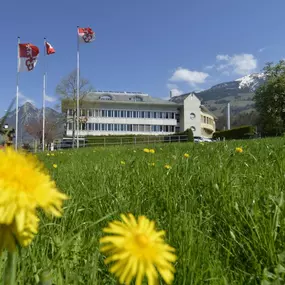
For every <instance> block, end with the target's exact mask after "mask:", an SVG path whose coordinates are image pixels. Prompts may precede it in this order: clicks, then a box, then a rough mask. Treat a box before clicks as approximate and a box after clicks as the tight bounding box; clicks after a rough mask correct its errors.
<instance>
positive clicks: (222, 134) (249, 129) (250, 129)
mask: <svg viewBox="0 0 285 285" xmlns="http://www.w3.org/2000/svg"><path fill="white" fill-rule="evenodd" d="M255 134H256V128H255V127H254V126H242V127H237V128H233V129H230V130H226V131H218V132H215V133H214V135H213V138H215V139H217V138H221V139H222V138H225V139H227V140H230V139H248V138H250V137H251V136H254V135H255Z"/></svg>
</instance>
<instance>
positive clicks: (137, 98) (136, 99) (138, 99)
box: [130, 96, 143, 102]
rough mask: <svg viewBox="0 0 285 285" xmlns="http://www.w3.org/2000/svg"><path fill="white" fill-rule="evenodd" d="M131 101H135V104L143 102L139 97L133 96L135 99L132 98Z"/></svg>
mask: <svg viewBox="0 0 285 285" xmlns="http://www.w3.org/2000/svg"><path fill="white" fill-rule="evenodd" d="M130 99H131V100H132V101H135V102H142V101H143V99H142V98H141V97H139V96H135V97H132V98H130Z"/></svg>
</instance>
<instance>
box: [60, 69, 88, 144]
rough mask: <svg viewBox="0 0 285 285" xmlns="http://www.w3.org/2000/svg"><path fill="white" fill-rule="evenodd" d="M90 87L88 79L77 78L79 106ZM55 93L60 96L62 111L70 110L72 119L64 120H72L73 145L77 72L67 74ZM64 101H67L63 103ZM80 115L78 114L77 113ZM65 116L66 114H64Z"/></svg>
mask: <svg viewBox="0 0 285 285" xmlns="http://www.w3.org/2000/svg"><path fill="white" fill-rule="evenodd" d="M91 90H92V88H91V86H90V84H89V81H88V80H87V79H84V78H80V80H79V108H80V107H81V106H82V102H83V100H84V97H85V96H86V95H87V94H88V93H89V92H91ZM56 94H57V95H59V96H60V99H61V109H62V111H63V112H67V110H70V112H71V114H69V115H71V117H72V119H71V120H70V121H68V119H67V120H66V124H67V123H69V122H72V141H73V147H74V142H75V127H76V123H77V120H76V119H77V72H76V70H74V71H72V72H71V73H70V74H69V75H67V76H66V77H65V78H64V79H62V81H61V82H60V83H59V84H58V85H57V87H56ZM65 102H68V103H67V104H65ZM79 116H80V114H79ZM66 118H67V116H66Z"/></svg>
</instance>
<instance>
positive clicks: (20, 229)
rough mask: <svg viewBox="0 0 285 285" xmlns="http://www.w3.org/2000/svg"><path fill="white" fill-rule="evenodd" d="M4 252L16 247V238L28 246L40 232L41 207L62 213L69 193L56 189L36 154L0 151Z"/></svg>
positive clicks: (0, 243)
mask: <svg viewBox="0 0 285 285" xmlns="http://www.w3.org/2000/svg"><path fill="white" fill-rule="evenodd" d="M0 161H1V163H0V251H1V250H2V249H3V248H4V247H5V248H6V247H7V248H8V249H9V250H13V249H14V248H15V244H16V241H15V238H16V239H17V242H18V243H19V244H20V245H21V246H27V245H28V244H29V243H30V242H31V241H32V239H33V237H34V235H35V234H36V233H37V228H38V223H39V220H38V218H37V215H36V210H37V208H42V209H43V210H44V211H45V212H46V213H48V214H53V215H54V216H57V217H59V216H61V212H62V202H63V200H65V199H67V196H66V195H64V194H62V193H60V192H59V191H58V190H57V189H56V185H55V183H54V182H53V181H52V180H51V178H50V176H49V175H48V174H46V173H45V171H44V170H43V167H42V166H41V164H40V163H39V162H38V160H36V158H35V156H33V155H30V154H25V153H22V152H15V151H14V150H13V149H11V148H7V149H6V150H5V151H1V152H0Z"/></svg>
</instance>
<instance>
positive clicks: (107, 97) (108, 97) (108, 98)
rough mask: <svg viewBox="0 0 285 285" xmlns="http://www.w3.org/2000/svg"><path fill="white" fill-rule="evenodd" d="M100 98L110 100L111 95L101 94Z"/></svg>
mask: <svg viewBox="0 0 285 285" xmlns="http://www.w3.org/2000/svg"><path fill="white" fill-rule="evenodd" d="M100 100H112V97H111V96H110V95H103V96H101V97H100Z"/></svg>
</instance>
